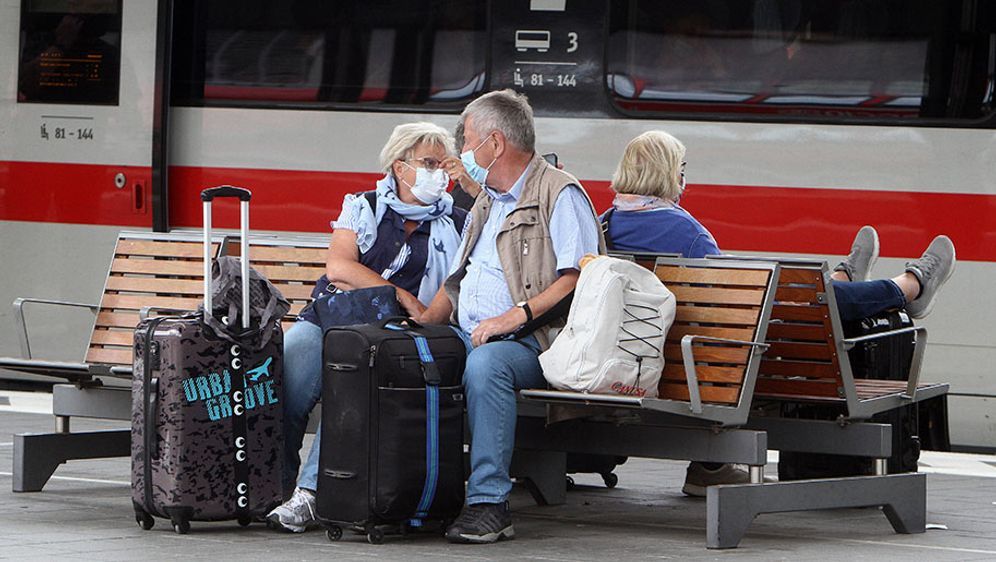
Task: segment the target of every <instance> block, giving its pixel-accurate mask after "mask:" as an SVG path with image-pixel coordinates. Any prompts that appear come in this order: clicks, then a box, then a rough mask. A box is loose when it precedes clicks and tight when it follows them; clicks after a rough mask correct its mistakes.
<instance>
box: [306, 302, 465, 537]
mask: <svg viewBox="0 0 996 562" xmlns="http://www.w3.org/2000/svg"><path fill="white" fill-rule="evenodd" d="M416 337H417V338H421V339H422V342H423V343H419V344H417V343H416ZM417 346H421V347H422V351H423V354H422V355H421V356H420V350H419V349H418V347H417ZM426 349H427V350H428V351H430V352H431V360H430V358H429V357H428V356H427V354H425V353H424V351H425V350H426ZM466 357H467V350H466V347H465V346H464V343H463V340H461V339H460V338H459V337H458V336H457V335H456V334H455V333H454V332H453V330H452V329H451V328H449V327H447V326H418V325H417V324H415V323H414V322H412V321H407V320H403V319H389V320H385V321H382V322H379V323H377V324H368V325H361V326H348V327H343V328H332V329H330V330H328V331H327V332H326V333H325V344H324V354H323V361H324V367H323V381H322V435H321V439H322V441H321V456H320V460H319V470H318V496H317V512H318V519H319V520H320V521H321V522H322V523H323V524H324V525H325V526H326V527H327V529H328V533H327V534H328V538H329V539H330V540H338V539H339V538H341V537H342V529H343V528H344V527H345V528H348V529H351V530H354V531H357V532H360V533H364V534H366V535H367V540H368V541H370V542H371V543H375V544H376V543H379V542H381V541H382V540H383V538H384V534H385V532H393V531H395V530H397V531H400V532H402V533H404V532H406V531H407V530H409V529H412V528H419V527H426V528H430V527H434V526H436V525H437V524H440V523H441V524H443V525H445V524H446V522H448V521H449V520H451V519H453V518H455V517H456V516H457V515H458V514H459V513H460V509H461V508H462V507H463V499H464V472H463V412H464V396H463V387H462V385H461V381H462V377H463V368H464V364H465V362H466Z"/></svg>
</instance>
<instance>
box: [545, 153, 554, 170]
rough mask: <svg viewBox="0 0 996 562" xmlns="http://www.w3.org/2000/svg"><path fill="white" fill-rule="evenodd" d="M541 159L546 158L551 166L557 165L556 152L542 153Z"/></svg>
mask: <svg viewBox="0 0 996 562" xmlns="http://www.w3.org/2000/svg"><path fill="white" fill-rule="evenodd" d="M543 159H544V160H546V161H547V162H549V163H550V165H551V166H553V167H555V168H556V167H557V163H558V160H557V153H556V152H548V153H546V154H544V155H543Z"/></svg>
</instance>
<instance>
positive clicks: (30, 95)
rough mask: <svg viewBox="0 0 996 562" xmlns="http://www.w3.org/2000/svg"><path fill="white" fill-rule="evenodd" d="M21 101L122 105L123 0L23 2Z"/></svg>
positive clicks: (19, 71)
mask: <svg viewBox="0 0 996 562" xmlns="http://www.w3.org/2000/svg"><path fill="white" fill-rule="evenodd" d="M19 53H20V56H19V64H18V76H17V101H18V102H22V103H31V102H38V103H72V104H93V105H117V103H118V86H119V85H120V79H121V76H120V74H121V73H120V70H121V63H120V60H121V0H87V1H85V2H83V1H71V0H24V1H22V2H21V48H20V51H19Z"/></svg>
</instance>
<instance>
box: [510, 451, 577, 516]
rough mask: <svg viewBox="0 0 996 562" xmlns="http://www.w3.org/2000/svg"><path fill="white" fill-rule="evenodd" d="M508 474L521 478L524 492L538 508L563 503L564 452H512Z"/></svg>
mask: <svg viewBox="0 0 996 562" xmlns="http://www.w3.org/2000/svg"><path fill="white" fill-rule="evenodd" d="M509 472H510V473H511V474H512V475H514V476H515V477H517V478H520V479H525V484H526V489H528V490H529V493H530V494H532V496H533V499H534V500H535V501H536V503H537V504H538V505H561V504H563V503H566V502H567V453H563V452H558V451H536V450H531V449H516V450H515V453H514V454H513V455H512V467H511V469H510V470H509Z"/></svg>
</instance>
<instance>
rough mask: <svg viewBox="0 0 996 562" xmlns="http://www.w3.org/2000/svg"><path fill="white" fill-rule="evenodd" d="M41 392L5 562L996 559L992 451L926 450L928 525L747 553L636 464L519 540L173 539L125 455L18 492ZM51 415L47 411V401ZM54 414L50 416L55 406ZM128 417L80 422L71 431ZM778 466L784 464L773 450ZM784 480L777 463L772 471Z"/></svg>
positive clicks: (758, 527)
mask: <svg viewBox="0 0 996 562" xmlns="http://www.w3.org/2000/svg"><path fill="white" fill-rule="evenodd" d="M44 407H45V395H37V396H32V395H28V393H5V392H3V391H0V559H3V560H7V559H10V560H52V559H60V560H87V561H90V562H93V561H98V560H100V561H103V560H136V559H149V558H153V557H154V558H156V559H209V560H214V561H221V560H240V561H245V560H328V559H338V560H384V561H387V560H433V561H434V562H439V561H448V560H488V559H522V560H543V561H569V560H599V561H604V560H612V559H615V560H630V559H647V560H649V559H684V560H716V559H723V560H793V561H803V560H876V561H878V560H910V559H915V558H918V559H927V560H993V559H996V456H991V455H967V454H952V453H934V452H926V453H924V454H923V455H922V458H921V462H920V467H921V471H923V472H927V473H929V476H928V481H927V482H928V483H927V486H928V496H927V503H928V506H927V508H928V514H927V523H928V530H927V532H926V533H923V534H918V535H898V534H895V533H894V532H893V530H892V527H891V526H890V525H889V523H888V521H887V520H886V518H885V516H884V515H883V514H882V513H880V511H879V510H878V509H873V508H869V509H845V510H836V511H812V512H800V513H788V514H773V515H761V516H759V517H758V518H757V519H756V520H755V521H754V524H753V525H752V526H751V528H750V531H749V532H748V534H747V536H746V537H745V538H744V540H743V541H742V542H741V544H740V547H739V548H737V549H733V550H707V549H706V548H705V501H704V500H702V499H695V498H689V497H686V496H684V495H682V493H681V491H680V487H681V484H682V481H683V478H684V471H685V466H686V463H684V462H678V461H652V460H643V459H631V460H630V461H629V462H627V463H626V464H623V465H622V466H620V467H619V468H618V469H617V474H618V476H619V485H618V487H616V488H615V489H607V488H605V487H604V486H603V485H602V481H601V478H600V477H599V476H597V475H578V476H576V480H577V483H578V486H577V489H576V490H574V491H572V492H569V493H568V501H567V504H566V505H562V506H556V507H540V506H536V505H535V504H534V503H533V501H532V499H531V497H530V496H529V495H528V494H527V493H526V492H525V491H524V490H522V489H519V488H517V489H516V491H515V493H514V494H513V497H512V502H511V503H512V509H513V512H514V513H513V517H514V521H515V529H516V533H517V538H516V540H514V541H508V542H502V543H499V544H497V545H490V546H464V545H450V544H448V543H446V542H445V541H444V540H443V539H442V537H439V536H430V535H425V536H415V537H408V538H406V539H401V538H393V539H392V538H391V537H389V538H388V540H387V541H386V542H385V544H383V545H377V546H375V545H370V544H367V542H366V540H365V539H364V538H363V537H361V536H358V535H357V536H351V535H349V534H348V533H347V534H346V536H345V537H344V538H343V540H342V541H340V542H337V543H330V542H329V541H328V540H327V539H326V537H325V533H323V532H321V531H312V532H309V533H306V534H303V535H290V534H281V533H276V532H274V531H271V530H269V529H267V528H266V527H265V526H263V525H262V524H254V525H252V526H251V527H249V528H248V529H241V528H239V527H238V526H237V525H236V523H235V522H227V523H197V522H195V523H193V524H192V530H191V532H190V534H188V535H183V536H181V535H176V534H174V533H173V531H172V530H171V528H170V527H169V525H166V524H164V521H163V520H159V521H158V522H157V525H156V526H155V528H153V529H152V530H151V531H142V530H141V529H139V528H138V526H137V525H136V524H135V521H134V516H133V513H132V508H131V503H130V485H129V474H130V471H129V461H128V459H125V458H118V459H106V460H93V461H73V462H70V463H67V464H65V465H63V466H62V467H60V468H59V469H58V470H57V471H56V473H55V476H54V477H53V478H52V480H50V481H49V483H48V484H47V485H46V487H45V490H44V491H42V492H38V493H27V494H14V493H12V492H11V472H10V470H11V466H12V457H13V446H12V443H11V441H12V435H13V434H15V433H22V432H42V431H50V430H51V428H52V424H53V418H52V416H51V415H49V414H45V413H42V412H43V411H44ZM49 407H50V406H49ZM49 411H50V410H49ZM120 427H122V423H121V422H101V421H92V420H83V419H74V420H73V429H74V430H89V429H112V428H120ZM769 460H771V461H774V460H775V457H774V456H772V458H771V459H769ZM767 471H768V473H769V474H775V473H776V467H775V465H774V464H770V463H769V465H768V467H767Z"/></svg>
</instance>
